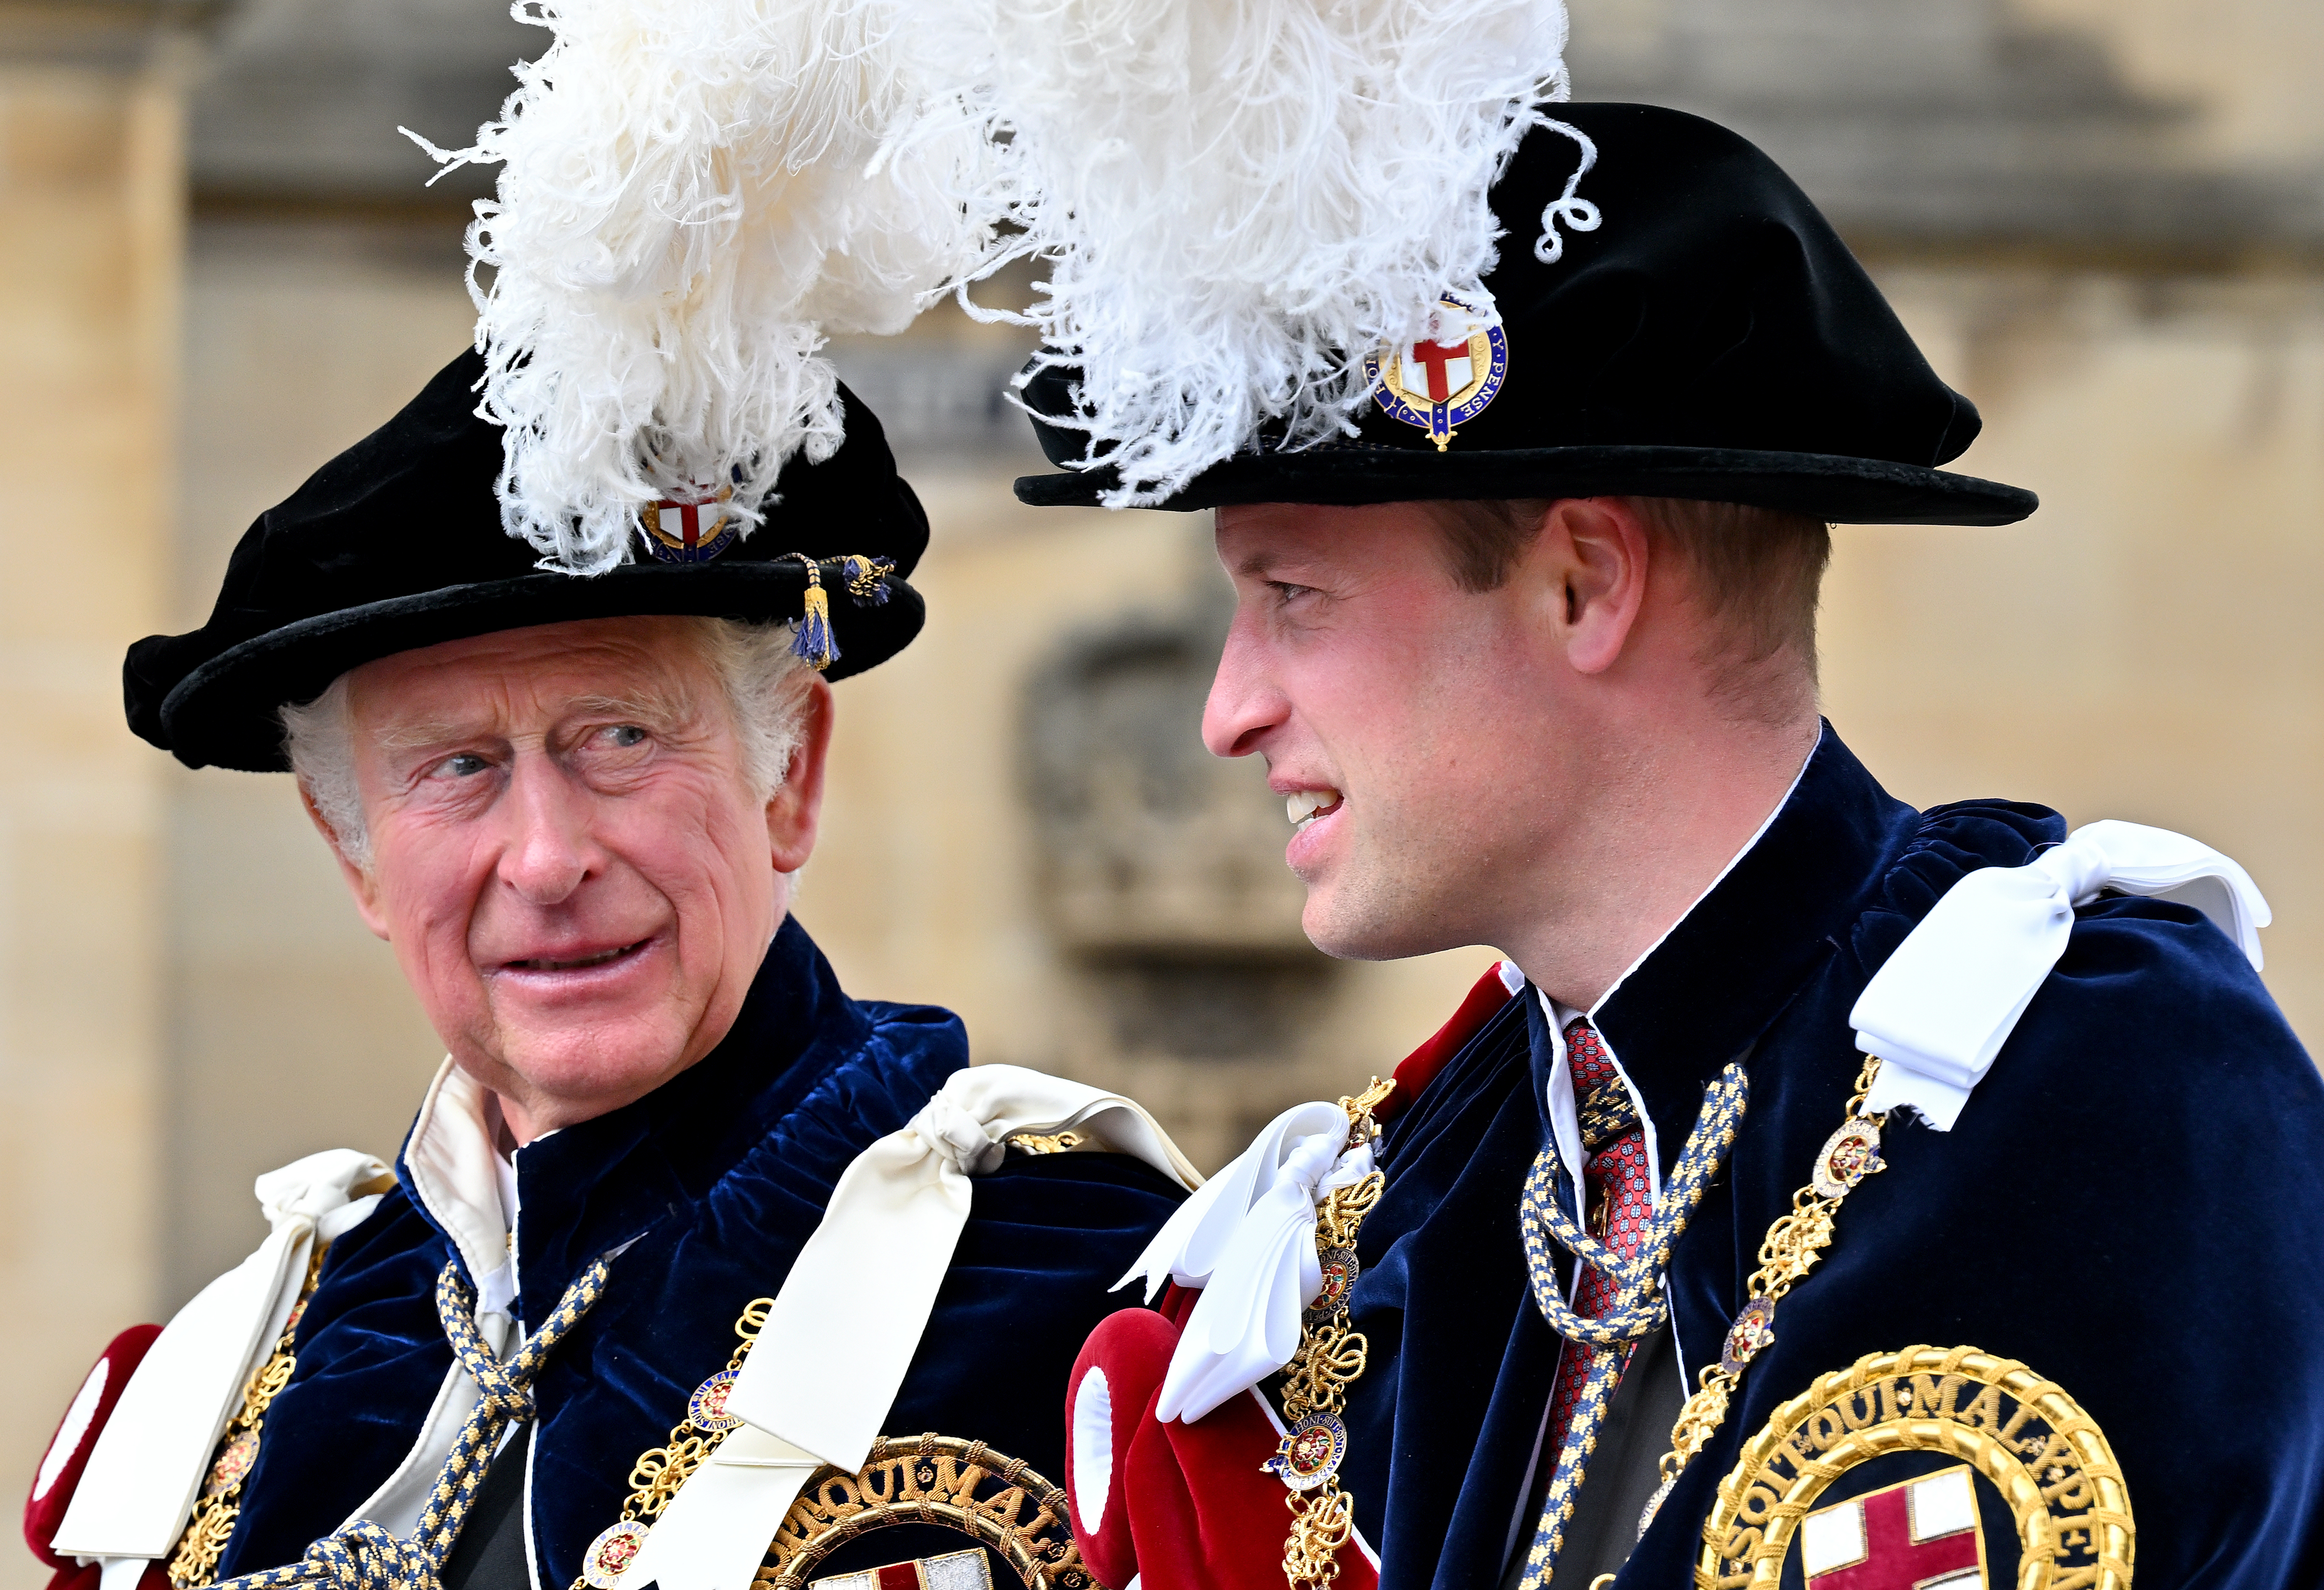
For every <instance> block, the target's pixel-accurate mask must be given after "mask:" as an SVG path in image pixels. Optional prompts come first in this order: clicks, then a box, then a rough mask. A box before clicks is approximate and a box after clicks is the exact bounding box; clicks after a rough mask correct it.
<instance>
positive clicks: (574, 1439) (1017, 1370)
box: [218, 920, 1184, 1590]
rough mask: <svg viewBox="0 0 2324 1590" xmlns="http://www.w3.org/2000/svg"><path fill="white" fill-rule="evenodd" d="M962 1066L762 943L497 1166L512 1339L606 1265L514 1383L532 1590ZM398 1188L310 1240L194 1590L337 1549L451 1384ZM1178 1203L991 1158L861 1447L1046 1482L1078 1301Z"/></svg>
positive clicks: (565, 1558)
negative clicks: (325, 1241) (278, 1358)
mask: <svg viewBox="0 0 2324 1590" xmlns="http://www.w3.org/2000/svg"><path fill="white" fill-rule="evenodd" d="M967 1063H968V1047H967V1040H966V1038H965V1035H964V1032H963V1031H962V1029H961V1025H960V1022H959V1021H958V1019H957V1018H955V1017H954V1016H953V1015H952V1014H950V1013H949V1012H945V1011H942V1010H938V1009H935V1008H931V1007H927V1006H909V1005H894V1004H884V1003H870V1002H860V1001H856V1000H852V999H850V998H848V997H847V996H846V995H845V994H843V993H842V992H841V991H840V988H839V985H838V982H837V980H836V978H835V976H834V975H833V974H832V970H831V967H830V966H829V965H828V964H827V963H826V962H825V960H824V958H823V957H822V955H821V954H820V953H819V952H818V951H817V950H816V948H815V946H814V944H813V942H812V941H811V940H810V939H809V938H808V937H807V933H806V931H805V930H804V929H801V928H800V927H799V926H798V923H797V922H796V921H795V920H791V921H786V922H785V923H784V925H783V927H782V929H781V930H780V931H779V933H778V934H777V936H776V938H775V941H774V944H773V947H772V948H770V951H769V952H768V955H767V958H766V960H765V962H764V963H763V965H762V966H761V968H760V971H759V974H758V976H757V978H756V980H755V981H754V983H753V984H752V989H751V992H750V994H749V997H748V998H747V1000H746V1001H745V1003H744V1004H743V1007H742V1012H741V1014H740V1015H739V1016H738V1018H737V1020H736V1021H735V1025H734V1029H733V1031H732V1032H731V1033H729V1034H728V1036H727V1037H726V1039H725V1040H724V1041H723V1042H721V1043H720V1045H719V1046H718V1047H717V1048H716V1049H714V1050H713V1051H712V1052H711V1053H710V1054H709V1055H707V1056H706V1057H705V1058H703V1059H702V1060H700V1061H699V1062H697V1063H696V1065H694V1066H692V1067H691V1068H688V1069H687V1070H686V1071H684V1072H682V1073H680V1074H679V1075H678V1077H675V1078H673V1079H672V1080H671V1081H669V1082H668V1083H666V1084H664V1085H663V1086H661V1087H660V1088H659V1089H657V1090H656V1091H655V1092H653V1093H651V1094H650V1095H647V1096H645V1097H644V1098H642V1099H640V1100H638V1101H637V1102H636V1103H634V1104H632V1105H627V1106H625V1107H623V1108H622V1109H619V1110H616V1111H613V1113H611V1114H606V1115H602V1116H599V1117H598V1118H597V1119H595V1120H593V1121H588V1122H585V1123H581V1124H579V1125H576V1126H571V1127H567V1128H566V1129H565V1130H563V1131H561V1132H556V1133H553V1134H551V1135H549V1136H548V1137H544V1138H541V1139H539V1140H537V1141H536V1142H532V1143H530V1144H528V1145H527V1146H526V1147H524V1148H523V1149H521V1150H520V1151H518V1153H517V1155H516V1160H515V1162H516V1167H517V1178H518V1185H519V1204H520V1212H519V1216H518V1229H517V1253H518V1260H519V1275H518V1281H519V1289H520V1290H519V1293H518V1311H519V1314H520V1317H522V1318H524V1319H526V1320H527V1321H528V1323H529V1325H537V1324H538V1322H539V1317H541V1316H542V1315H544V1314H546V1313H547V1312H548V1311H549V1308H552V1307H554V1306H555V1304H556V1302H557V1299H558V1297H559V1296H560V1295H561V1294H562V1293H563V1291H564V1290H565V1288H566V1286H567V1284H568V1283H569V1282H570V1281H571V1280H573V1279H574V1278H575V1277H576V1275H577V1274H579V1272H580V1271H582V1270H583V1269H584V1268H586V1266H587V1265H588V1263H589V1262H590V1261H591V1260H592V1259H594V1258H595V1256H596V1255H598V1254H600V1253H606V1252H608V1251H609V1250H613V1249H615V1248H622V1244H623V1243H628V1244H629V1245H628V1246H627V1247H625V1248H622V1251H621V1253H619V1255H618V1257H616V1258H615V1259H614V1260H613V1266H612V1272H611V1276H610V1278H609V1280H608V1281H607V1284H606V1289H605V1291H604V1296H603V1297H602V1298H601V1299H599V1301H598V1302H597V1304H596V1306H595V1308H593V1309H592V1310H591V1311H590V1313H589V1315H588V1316H587V1317H586V1318H585V1319H584V1320H583V1321H582V1322H581V1324H580V1325H579V1326H578V1327H576V1330H575V1332H574V1334H573V1335H572V1336H568V1337H567V1340H566V1341H565V1342H564V1343H562V1344H560V1345H559V1346H558V1349H557V1351H556V1353H555V1354H554V1355H553V1357H552V1358H551V1359H550V1361H549V1364H548V1366H547V1368H546V1369H545V1370H544V1371H543V1373H542V1374H541V1377H540V1379H539V1382H537V1384H536V1387H535V1394H536V1397H537V1400H538V1405H539V1421H538V1424H537V1426H536V1428H535V1431H534V1438H533V1444H532V1456H531V1483H530V1502H529V1504H530V1519H529V1522H530V1539H531V1542H532V1546H533V1552H534V1558H533V1564H532V1567H533V1575H534V1579H533V1582H534V1583H535V1584H536V1585H543V1586H549V1587H552V1590H563V1587H564V1586H566V1585H570V1584H572V1583H573V1582H574V1579H575V1576H576V1575H577V1574H578V1573H579V1571H580V1567H581V1557H582V1553H583V1551H584V1550H585V1549H586V1548H587V1546H588V1544H589V1542H590V1541H591V1540H593V1539H595V1537H596V1535H597V1534H598V1532H599V1531H600V1530H604V1528H606V1527H607V1526H608V1525H610V1524H611V1523H613V1521H615V1520H616V1519H617V1518H618V1517H619V1516H620V1514H621V1510H622V1502H623V1500H624V1499H625V1497H626V1496H627V1495H628V1493H629V1490H630V1482H629V1478H628V1476H629V1474H630V1469H631V1465H632V1464H633V1463H634V1462H635V1461H636V1460H637V1458H638V1456H639V1455H640V1454H641V1453H642V1452H645V1451H647V1450H648V1449H650V1448H652V1447H659V1446H662V1445H664V1444H665V1443H666V1442H667V1441H668V1439H669V1430H670V1427H671V1426H673V1425H675V1424H677V1423H678V1422H679V1420H680V1419H682V1417H683V1416H684V1414H685V1411H686V1404H687V1398H688V1397H689V1396H690V1395H691V1394H692V1393H693V1391H694V1389H695V1387H696V1386H697V1385H699V1384H700V1383H701V1382H703V1381H704V1380H705V1378H707V1377H708V1376H709V1375H710V1374H712V1373H715V1371H717V1370H720V1369H723V1368H724V1367H725V1364H726V1361H727V1358H728V1356H729V1354H732V1353H733V1350H734V1347H735V1344H736V1336H735V1334H734V1324H735V1319H736V1317H737V1316H739V1315H740V1314H741V1313H742V1308H743V1305H744V1304H745V1303H747V1302H748V1301H749V1300H750V1299H752V1298H755V1297H761V1296H770V1295H772V1294H773V1293H774V1292H776V1291H777V1290H779V1288H780V1287H781V1285H782V1281H783V1278H784V1276H785V1275H786V1274H787V1273H788V1271H789V1269H790V1266H791V1263H792V1262H793V1260H794V1259H796V1258H797V1256H798V1252H799V1249H800V1247H801V1245H802V1244H803V1243H805V1242H806V1240H807V1236H808V1235H809V1234H811V1233H812V1232H813V1231H814V1230H815V1227H816V1223H817V1222H818V1221H819V1220H820V1219H821V1218H822V1216H823V1208H824V1204H825V1200H826V1199H827V1198H828V1197H829V1195H830V1192H831V1189H832V1188H833V1186H834V1185H835V1183H836V1182H837V1180H838V1179H839V1176H840V1173H841V1172H842V1171H843V1170H844V1169H846V1167H847V1165H848V1163H849V1162H850V1161H851V1160H853V1158H854V1157H855V1155H856V1154H857V1153H858V1152H860V1151H862V1149H863V1148H865V1147H866V1146H867V1145H869V1144H870V1143H871V1142H872V1140H873V1139H875V1138H877V1137H880V1136H881V1135H883V1134H885V1133H887V1132H893V1131H896V1130H898V1129H899V1128H900V1127H902V1126H903V1125H904V1124H905V1123H907V1122H908V1121H909V1120H910V1118H911V1117H912V1115H913V1114H916V1113H917V1112H918V1110H919V1108H920V1106H921V1105H923V1104H925V1103H926V1102H927V1098H928V1095H930V1094H931V1093H933V1092H934V1091H935V1090H936V1088H937V1087H938V1086H941V1085H942V1083H943V1082H944V1080H945V1077H948V1076H950V1075H951V1074H952V1073H953V1072H954V1071H955V1070H958V1069H959V1068H961V1067H963V1066H964V1065H966V1064H967ZM398 1172H399V1179H400V1182H401V1185H399V1186H398V1187H397V1188H396V1189H395V1190H393V1191H392V1192H390V1193H389V1194H388V1195H387V1196H386V1197H385V1199H384V1200H383V1202H382V1204H381V1206H379V1208H378V1209H377V1210H376V1211H375V1212H374V1214H373V1215H372V1216H370V1217H369V1218H368V1219H366V1220H365V1221H364V1223H363V1224H362V1225H359V1226H357V1227H356V1228H355V1230H354V1231H352V1232H350V1233H348V1234H346V1235H345V1236H343V1237H341V1238H340V1239H339V1240H338V1241H337V1243H333V1244H332V1247H331V1249H330V1252H329V1254H328V1256H327V1260H326V1262H325V1264H324V1267H323V1273H322V1277H321V1280H320V1282H319V1284H318V1286H317V1288H316V1290H315V1292H314V1295H313V1297H312V1299H310V1300H309V1305H308V1308H307V1310H306V1313H305V1315H304V1317H302V1318H301V1320H300V1325H299V1328H298V1334H297V1338H296V1342H295V1351H296V1354H297V1357H298V1368H297V1371H296V1373H294V1374H293V1376H292V1378H291V1382H290V1384H289V1385H288V1386H287V1387H286V1388H285V1389H284V1390H283V1391H282V1392H281V1394H280V1395H279V1396H277V1397H276V1398H275V1400H274V1402H273V1405H272V1408H271V1409H270V1410H268V1413H267V1416H266V1426H265V1430H264V1437H263V1443H262V1445H261V1448H260V1452H259V1456H258V1461H257V1464H256V1465H255V1467H254V1468H253V1470H252V1471H251V1474H250V1476H249V1478H248V1480H247V1482H246V1483H245V1485H244V1502H243V1507H242V1513H241V1517H240V1519H239V1521H237V1523H236V1525H235V1532H234V1535H233V1538H232V1539H231V1540H229V1541H228V1543H227V1545H226V1551H225V1554H224V1556H223V1557H222V1558H221V1559H220V1562H219V1567H218V1572H219V1576H220V1577H222V1578H223V1577H226V1576H230V1575H235V1574H241V1573H246V1572H252V1571H254V1570H257V1569H260V1568H266V1567H276V1566H278V1565H281V1564H284V1563H289V1562H293V1561H295V1560H297V1558H299V1556H300V1553H301V1552H303V1551H304V1550H305V1549H306V1548H307V1545H308V1543H309V1541H311V1540H313V1539H316V1538H317V1537H318V1536H321V1535H324V1534H327V1533H328V1532H329V1531H331V1530H334V1529H336V1528H337V1527H338V1526H339V1524H340V1523H341V1522H342V1521H345V1520H346V1518H347V1516H348V1515H349V1514H350V1513H351V1512H353V1511H355V1509H356V1508H357V1507H359V1506H361V1505H362V1504H363V1503H364V1501H365V1499H366V1498H368V1497H369V1496H370V1495H371V1494H372V1493H373V1492H374V1491H375V1490H376V1489H377V1488H378V1487H379V1485H380V1484H382V1483H383V1482H384V1481H385V1480H386V1478H387V1477H388V1475H389V1474H391V1473H392V1472H393V1470H394V1469H395V1467H396V1465H398V1464H399V1463H400V1462H401V1460H402V1459H403V1456H404V1455H405V1453H406V1452H407V1451H408V1450H409V1449H410V1447H411V1444H412V1443H413V1442H414V1441H415V1440H416V1439H417V1438H418V1437H419V1434H420V1425H421V1421H422V1419H424V1418H425V1416H426V1414H427V1411H428V1409H429V1404H430V1403H431V1402H432V1401H433V1400H434V1399H435V1397H436V1395H437V1392H438V1388H439V1387H440V1386H441V1384H442V1383H443V1381H444V1378H445V1376H446V1374H447V1372H448V1371H449V1370H450V1368H451V1364H452V1354H451V1349H450V1347H449V1346H448V1345H447V1344H446V1342H445V1339H444V1333H443V1329H442V1327H441V1326H440V1325H439V1324H438V1320H437V1317H436V1310H435V1305H434V1301H433V1292H434V1287H435V1280H436V1276H437V1274H438V1271H441V1270H442V1269H443V1267H444V1264H445V1262H446V1261H447V1259H449V1258H451V1257H452V1256H453V1253H454V1249H453V1246H452V1244H451V1243H450V1240H449V1239H448V1238H447V1235H446V1234H444V1232H443V1231H442V1230H441V1229H439V1228H438V1226H437V1225H436V1224H435V1223H434V1221H433V1219H432V1218H431V1217H430V1216H429V1213H428V1212H427V1210H426V1209H425V1208H424V1207H423V1206H422V1205H421V1204H420V1201H419V1200H417V1199H415V1198H414V1197H411V1196H410V1191H409V1187H410V1172H409V1169H408V1168H406V1167H405V1166H404V1165H402V1164H401V1163H399V1166H398ZM1183 1196H1184V1195H1183V1194H1182V1193H1181V1192H1180V1191H1179V1190H1178V1188H1176V1185H1175V1184H1174V1183H1171V1182H1170V1181H1168V1180H1167V1179H1165V1178H1164V1177H1162V1176H1161V1175H1160V1174H1159V1173H1158V1172H1156V1171H1154V1170H1151V1169H1148V1167H1146V1166H1145V1165H1144V1164H1142V1163H1141V1162H1139V1161H1138V1160H1132V1159H1130V1158H1129V1157H1127V1156H1124V1155H1116V1154H1098V1153H1073V1154H1054V1155H1044V1156H1037V1157H1028V1156H1026V1155H1021V1154H1013V1153H1012V1154H1011V1155H1010V1156H1009V1158H1008V1160H1006V1161H1005V1162H1004V1163H1003V1165H1002V1166H1001V1169H998V1170H996V1171H994V1172H993V1173H991V1175H988V1176H981V1177H979V1178H977V1179H976V1181H975V1192H974V1202H973V1213H972V1215H971V1216H970V1218H969V1221H968V1224H967V1225H966V1227H965V1229H964V1231H963V1233H962V1234H961V1238H960V1243H959V1245H958V1247H957V1248H956V1249H955V1250H954V1255H953V1262H952V1267H951V1270H950V1271H949V1272H948V1273H947V1274H946V1276H945V1281H944V1284H943V1287H942V1289H941V1290H940V1291H939V1293H938V1295H937V1299H936V1309H935V1312H934V1314H933V1315H932V1316H931V1317H930V1319H929V1322H928V1326H927V1331H926V1332H925V1334H924V1335H923V1336H922V1339H921V1344H920V1347H919V1350H918V1354H916V1356H915V1357H914V1359H913V1361H912V1365H911V1368H910V1370H909V1372H908V1373H907V1375H906V1377H905V1380H904V1383H903V1387H902V1389H901V1391H899V1394H898V1396H897V1399H896V1401H895V1404H894V1406H893V1408H892V1410H891V1412H890V1418H889V1420H888V1423H887V1424H886V1425H885V1426H884V1427H883V1428H885V1429H887V1430H888V1431H890V1433H901V1432H915V1433H916V1432H918V1431H922V1430H936V1431H938V1432H941V1433H943V1434H945V1435H955V1436H964V1437H982V1439H984V1440H986V1441H988V1442H990V1443H991V1445H992V1446H993V1447H996V1448H998V1449H999V1450H1001V1451H1003V1452H1006V1453H1008V1454H1009V1455H1010V1456H1014V1457H1022V1458H1024V1459H1026V1460H1027V1461H1028V1462H1029V1463H1031V1464H1032V1465H1033V1466H1034V1467H1035V1468H1036V1469H1038V1470H1039V1471H1040V1472H1041V1473H1042V1474H1047V1475H1048V1476H1050V1477H1051V1478H1053V1479H1054V1478H1057V1477H1059V1476H1060V1475H1061V1474H1062V1473H1063V1465H1064V1446H1063V1432H1062V1430H1061V1429H1060V1428H1059V1427H1058V1423H1057V1418H1056V1403H1057V1399H1058V1397H1059V1396H1060V1395H1062V1391H1063V1387H1064V1385H1065V1373H1066V1371H1067V1370H1068V1369H1069V1368H1070V1367H1071V1366H1072V1364H1073V1361H1074V1354H1075V1352H1076V1351H1077V1350H1078V1349H1079V1348H1080V1345H1081V1344H1082V1341H1083V1339H1084V1337H1086V1336H1088V1334H1089V1332H1090V1330H1091V1328H1092V1327H1093V1326H1095V1325H1096V1323H1097V1322H1098V1320H1099V1319H1100V1318H1101V1317H1103V1316H1104V1315H1105V1314H1107V1313H1108V1312H1109V1311H1111V1309H1112V1308H1115V1307H1116V1306H1117V1305H1118V1303H1119V1301H1120V1299H1115V1298H1110V1297H1108V1295H1107V1291H1106V1289H1107V1288H1108V1287H1110V1286H1111V1285H1112V1284H1113V1282H1114V1281H1115V1280H1116V1279H1117V1278H1119V1277H1120V1274H1121V1273H1122V1271H1125V1270H1126V1269H1128V1268H1129V1266H1130V1262H1131V1261H1132V1260H1133V1259H1135V1258H1136V1257H1137V1255H1138V1253H1139V1251H1140V1250H1141V1249H1142V1248H1143V1247H1144V1245H1145V1244H1146V1243H1147V1242H1148V1239H1149V1238H1150V1237H1151V1236H1152V1235H1153V1234H1154V1231H1155V1230H1156V1228H1157V1227H1158V1226H1159V1225H1161V1223H1162V1222H1163V1220H1165V1219H1166V1218H1167V1216H1168V1215H1169V1212H1170V1210H1171V1209H1172V1208H1173V1207H1174V1206H1176V1203H1177V1201H1178V1199H1179V1198H1180V1197H1183ZM871 1262H876V1260H873V1261H871ZM473 1279H474V1278H473V1277H471V1280H473ZM908 1536H911V1537H915V1539H910V1540H908V1539H907V1537H908ZM921 1537H925V1538H921ZM969 1544H970V1543H969V1542H968V1541H967V1540H966V1539H963V1538H962V1537H960V1536H958V1535H953V1534H945V1533H939V1532H936V1531H933V1530H920V1529H918V1528H914V1529H909V1530H904V1529H899V1530H884V1531H881V1532H879V1533H877V1534H875V1535H873V1536H871V1537H867V1538H866V1539H863V1540H861V1541H858V1542H856V1543H855V1548H850V1558H849V1561H847V1562H843V1561H842V1560H841V1559H840V1558H834V1559H833V1561H832V1566H831V1567H829V1568H828V1569H827V1570H826V1571H843V1570H844V1568H845V1567H848V1566H849V1564H850V1562H852V1559H853V1556H857V1555H868V1557H869V1559H870V1561H871V1562H872V1563H875V1564H876V1563H879V1562H886V1561H895V1560H898V1559H900V1558H910V1557H913V1556H915V1555H918V1554H920V1553H922V1552H925V1551H944V1550H954V1551H957V1550H961V1549H964V1548H966V1547H967V1546H968V1545H969ZM856 1548H862V1549H861V1550H858V1549H856ZM1002 1571H1005V1570H1002Z"/></svg>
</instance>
